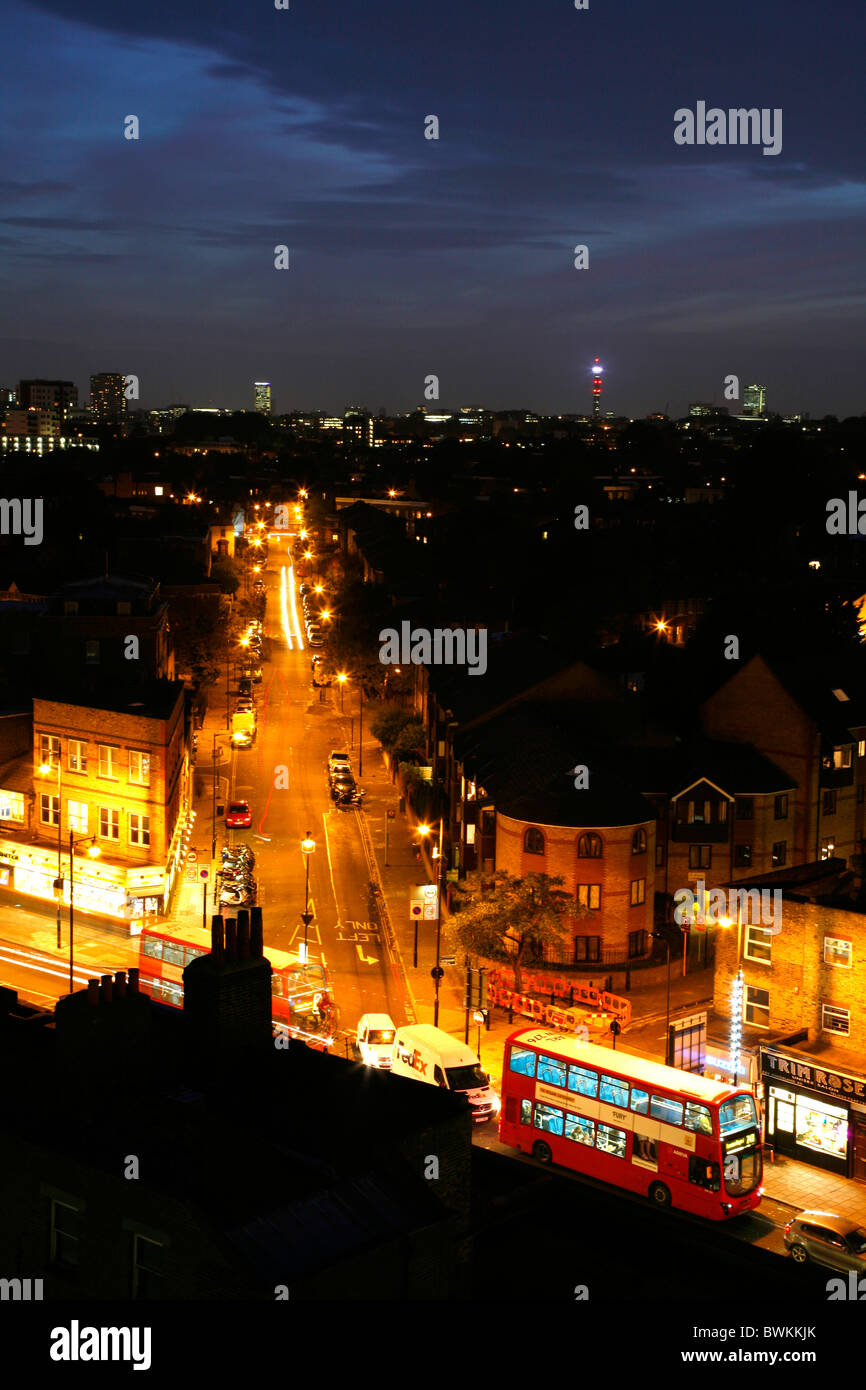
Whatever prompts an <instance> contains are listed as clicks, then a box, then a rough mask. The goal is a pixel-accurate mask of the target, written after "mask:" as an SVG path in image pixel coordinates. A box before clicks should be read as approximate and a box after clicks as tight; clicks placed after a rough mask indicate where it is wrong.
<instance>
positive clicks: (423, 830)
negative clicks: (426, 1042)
mask: <svg viewBox="0 0 866 1390" xmlns="http://www.w3.org/2000/svg"><path fill="white" fill-rule="evenodd" d="M444 833H445V817H444V816H440V818H439V844H438V847H437V848H436V849H434V851H433V858H434V859H435V860H436V967H435V970H434V972H433V983H434V985H435V988H436V993H435V995H434V997H433V1027H434V1028H438V1027H439V980H440V978H441V975H442V967H441V965H440V964H439V956H440V952H441V948H442V860H443V858H444V856H443V852H442V851H443V838H444ZM418 834H419V835H429V834H430V826H429V825H419V826H418Z"/></svg>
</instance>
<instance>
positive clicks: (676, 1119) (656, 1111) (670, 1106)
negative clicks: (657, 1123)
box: [650, 1096, 683, 1125]
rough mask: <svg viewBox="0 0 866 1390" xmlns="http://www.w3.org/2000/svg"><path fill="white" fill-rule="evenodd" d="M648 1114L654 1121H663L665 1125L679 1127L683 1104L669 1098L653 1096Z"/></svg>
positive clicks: (681, 1119) (681, 1120)
mask: <svg viewBox="0 0 866 1390" xmlns="http://www.w3.org/2000/svg"><path fill="white" fill-rule="evenodd" d="M650 1114H651V1115H652V1117H653V1119H654V1120H663V1121H664V1123H665V1124H666V1125H681V1124H682V1122H683V1103H682V1101H681V1100H671V1099H670V1097H669V1096H653V1097H652V1100H651V1101H650Z"/></svg>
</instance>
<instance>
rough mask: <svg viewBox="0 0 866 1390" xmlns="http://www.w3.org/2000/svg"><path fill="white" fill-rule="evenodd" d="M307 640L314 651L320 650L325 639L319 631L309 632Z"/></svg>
mask: <svg viewBox="0 0 866 1390" xmlns="http://www.w3.org/2000/svg"><path fill="white" fill-rule="evenodd" d="M307 641H308V642H309V644H310V646H311V647H312V648H313V650H314V651H320V650H321V648H322V647H324V645H325V639H324V637H323V636H322V634H321V633H320V632H313V633H311V634H310V636H309V637H308V638H307Z"/></svg>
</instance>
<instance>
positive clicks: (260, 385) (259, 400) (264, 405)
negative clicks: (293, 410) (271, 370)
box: [253, 381, 271, 415]
mask: <svg viewBox="0 0 866 1390" xmlns="http://www.w3.org/2000/svg"><path fill="white" fill-rule="evenodd" d="M253 396H254V399H255V408H256V410H257V411H258V413H259V414H260V415H270V413H271V383H270V382H269V381H254V382H253Z"/></svg>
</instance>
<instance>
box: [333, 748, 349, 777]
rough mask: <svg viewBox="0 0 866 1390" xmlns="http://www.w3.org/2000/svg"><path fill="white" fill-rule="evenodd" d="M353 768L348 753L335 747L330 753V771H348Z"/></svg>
mask: <svg viewBox="0 0 866 1390" xmlns="http://www.w3.org/2000/svg"><path fill="white" fill-rule="evenodd" d="M350 768H351V763H350V760H349V755H348V753H344V752H340V751H339V750H338V749H333V750H332V751H331V752H330V753H329V754H328V772H340V771H343V772H348V771H349V770H350Z"/></svg>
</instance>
